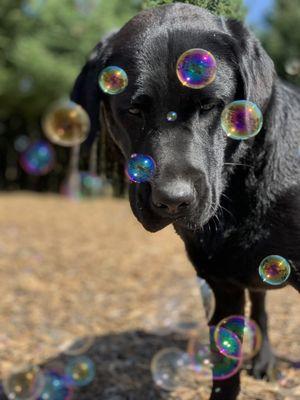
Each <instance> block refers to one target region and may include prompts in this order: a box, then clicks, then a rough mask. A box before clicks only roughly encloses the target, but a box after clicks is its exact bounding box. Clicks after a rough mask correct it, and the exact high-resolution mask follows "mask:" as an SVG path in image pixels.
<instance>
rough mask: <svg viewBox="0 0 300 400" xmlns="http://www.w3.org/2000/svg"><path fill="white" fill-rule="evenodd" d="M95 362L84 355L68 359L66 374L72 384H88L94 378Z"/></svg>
mask: <svg viewBox="0 0 300 400" xmlns="http://www.w3.org/2000/svg"><path fill="white" fill-rule="evenodd" d="M95 374H96V371H95V364H94V363H93V361H92V360H91V359H90V358H88V357H86V356H78V357H74V358H72V359H70V360H69V362H68V364H67V366H66V376H67V378H68V379H69V380H70V383H71V384H72V385H73V386H75V387H76V386H78V387H81V386H86V385H89V384H90V383H91V382H92V381H93V380H94V378H95Z"/></svg>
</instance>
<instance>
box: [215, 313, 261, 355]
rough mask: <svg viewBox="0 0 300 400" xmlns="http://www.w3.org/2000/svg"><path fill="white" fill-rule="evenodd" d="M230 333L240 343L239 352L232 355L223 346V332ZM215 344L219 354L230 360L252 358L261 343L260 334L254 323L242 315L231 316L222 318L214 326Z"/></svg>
mask: <svg viewBox="0 0 300 400" xmlns="http://www.w3.org/2000/svg"><path fill="white" fill-rule="evenodd" d="M224 330H225V331H227V332H230V333H231V334H233V335H234V336H235V337H237V338H238V339H239V341H240V343H241V348H240V350H241V351H239V352H237V353H236V354H233V352H232V350H231V349H230V348H229V351H228V349H226V347H225V346H224V334H223V331H224ZM214 335H215V336H214V339H215V343H216V345H217V347H218V349H219V350H220V352H221V353H222V354H224V355H226V356H227V357H230V358H235V359H238V358H242V359H243V360H247V359H250V358H252V357H254V356H255V355H256V354H257V352H258V351H259V349H260V347H261V343H262V334H261V330H260V328H259V326H258V325H257V324H256V322H255V321H253V320H251V319H249V318H246V317H244V316H242V315H232V316H230V317H227V318H224V319H223V320H222V321H221V322H219V324H218V325H217V326H216V329H215V333H214Z"/></svg>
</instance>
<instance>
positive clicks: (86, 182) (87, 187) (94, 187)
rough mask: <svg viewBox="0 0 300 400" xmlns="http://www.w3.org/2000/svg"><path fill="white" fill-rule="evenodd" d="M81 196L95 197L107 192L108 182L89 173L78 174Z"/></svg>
mask: <svg viewBox="0 0 300 400" xmlns="http://www.w3.org/2000/svg"><path fill="white" fill-rule="evenodd" d="M80 180H81V195H82V196H87V197H95V196H100V195H103V194H105V192H108V189H109V187H108V186H109V183H108V181H107V180H106V179H105V178H103V177H100V176H98V175H96V174H92V173H90V172H80Z"/></svg>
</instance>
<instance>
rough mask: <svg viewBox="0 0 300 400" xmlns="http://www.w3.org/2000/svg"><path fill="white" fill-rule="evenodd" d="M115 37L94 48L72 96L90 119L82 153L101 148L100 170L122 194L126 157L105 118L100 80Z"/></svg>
mask: <svg viewBox="0 0 300 400" xmlns="http://www.w3.org/2000/svg"><path fill="white" fill-rule="evenodd" d="M112 36H113V34H112V35H110V36H108V37H107V38H106V39H105V40H104V41H103V42H101V43H99V44H98V45H97V46H96V47H95V48H94V50H93V52H92V53H91V56H90V58H89V60H88V61H87V63H86V64H85V66H84V67H83V69H82V71H81V72H80V74H79V76H78V77H77V79H76V81H75V84H74V87H73V90H72V92H71V96H70V98H71V100H72V101H74V102H75V103H77V104H80V105H81V106H82V107H83V108H84V109H85V111H86V112H87V113H88V115H89V118H90V121H91V129H90V132H89V136H88V138H87V140H86V141H85V143H84V149H83V153H86V152H90V150H91V145H92V144H93V143H94V144H96V146H97V147H98V151H97V154H98V165H97V171H98V172H99V173H100V174H103V175H105V176H106V177H107V178H108V179H109V180H110V181H111V182H112V184H113V189H114V194H115V195H123V194H124V192H125V189H126V179H125V177H124V158H123V156H122V154H121V152H120V150H119V149H118V147H117V146H116V145H115V143H114V142H113V140H112V138H111V136H110V133H109V129H108V127H107V120H106V119H105V118H103V112H102V111H103V108H104V106H103V104H104V97H105V94H104V93H103V92H102V91H101V89H100V87H99V82H98V81H99V75H100V73H101V71H102V70H103V68H104V67H105V62H106V58H107V56H108V55H107V54H106V55H105V46H106V44H107V42H108V40H109V39H110V38H111V37H112Z"/></svg>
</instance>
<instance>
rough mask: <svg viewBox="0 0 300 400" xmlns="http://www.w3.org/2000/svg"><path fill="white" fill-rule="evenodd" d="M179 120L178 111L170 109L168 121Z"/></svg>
mask: <svg viewBox="0 0 300 400" xmlns="http://www.w3.org/2000/svg"><path fill="white" fill-rule="evenodd" d="M176 120H177V112H176V111H169V112H168V114H167V121H168V122H174V121H176Z"/></svg>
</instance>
